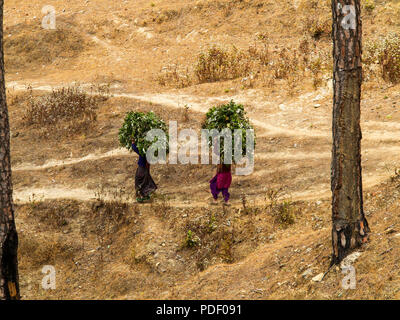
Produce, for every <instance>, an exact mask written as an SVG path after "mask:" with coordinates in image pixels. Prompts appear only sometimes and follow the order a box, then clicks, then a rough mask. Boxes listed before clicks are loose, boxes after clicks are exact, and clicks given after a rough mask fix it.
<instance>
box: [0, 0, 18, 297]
mask: <svg viewBox="0 0 400 320" xmlns="http://www.w3.org/2000/svg"><path fill="white" fill-rule="evenodd" d="M3 4H4V0H0V26H1V27H0V73H1V74H0V299H7V300H11V299H19V298H20V294H19V282H18V261H17V249H18V235H17V230H16V228H15V222H14V207H13V199H12V183H11V162H10V128H9V122H8V111H7V103H6V88H5V83H4V51H3Z"/></svg>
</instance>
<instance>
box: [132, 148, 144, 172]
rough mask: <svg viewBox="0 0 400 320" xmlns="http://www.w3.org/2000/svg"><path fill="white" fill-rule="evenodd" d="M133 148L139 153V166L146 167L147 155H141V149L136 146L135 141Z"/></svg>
mask: <svg viewBox="0 0 400 320" xmlns="http://www.w3.org/2000/svg"><path fill="white" fill-rule="evenodd" d="M132 149H133V151H135V152H136V153H137V154H138V155H139V161H138V166H139V167H146V163H147V160H146V157H143V156H141V155H140V152H139V149H138V148H137V147H136V145H135V144H134V143H132Z"/></svg>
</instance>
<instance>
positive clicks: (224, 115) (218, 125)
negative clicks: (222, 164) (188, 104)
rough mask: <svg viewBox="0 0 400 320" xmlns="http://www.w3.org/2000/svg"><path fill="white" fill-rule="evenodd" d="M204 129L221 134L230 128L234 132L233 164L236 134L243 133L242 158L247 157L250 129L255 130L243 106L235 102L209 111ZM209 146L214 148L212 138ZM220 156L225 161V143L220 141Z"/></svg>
mask: <svg viewBox="0 0 400 320" xmlns="http://www.w3.org/2000/svg"><path fill="white" fill-rule="evenodd" d="M202 128H203V129H208V130H212V129H216V130H218V131H219V132H221V131H222V130H224V129H225V128H228V129H230V130H231V131H232V162H234V152H235V149H234V144H235V141H234V132H235V130H241V131H242V156H244V155H246V140H247V138H246V137H247V136H246V135H247V132H246V130H248V129H253V126H252V125H251V123H250V120H249V118H248V117H247V116H246V112H245V110H244V107H243V105H241V104H236V103H235V102H234V101H233V100H232V101H231V102H229V103H228V104H224V105H220V106H215V107H212V108H211V109H209V111H208V112H207V114H206V120H205V121H204V123H203V126H202ZM208 143H209V146H210V147H212V146H213V142H212V138H211V137H210V140H209V141H208ZM254 144H255V136H254ZM220 155H221V161H224V160H225V152H224V141H223V138H221V139H220Z"/></svg>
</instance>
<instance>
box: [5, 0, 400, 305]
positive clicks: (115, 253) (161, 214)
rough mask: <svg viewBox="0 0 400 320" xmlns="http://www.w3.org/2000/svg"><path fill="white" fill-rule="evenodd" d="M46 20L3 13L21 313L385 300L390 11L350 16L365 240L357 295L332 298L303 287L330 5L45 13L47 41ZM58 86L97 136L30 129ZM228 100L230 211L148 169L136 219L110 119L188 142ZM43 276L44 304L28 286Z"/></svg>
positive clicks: (323, 231) (325, 246)
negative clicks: (37, 305) (238, 130)
mask: <svg viewBox="0 0 400 320" xmlns="http://www.w3.org/2000/svg"><path fill="white" fill-rule="evenodd" d="M47 4H48V1H47V2H46V1H41V0H36V1H31V2H26V1H16V0H6V1H5V16H4V29H5V30H4V38H5V43H4V46H5V63H6V83H7V99H8V107H9V112H10V122H11V133H12V141H11V142H12V165H13V185H14V199H15V201H16V218H17V229H18V232H19V235H20V249H19V260H20V282H21V292H22V295H23V298H25V299H60V298H68V299H99V298H105V299H120V298H127V299H151V298H156V299H157V298H162V299H164V298H166V299H194V298H200V299H361V298H363V299H396V298H397V299H398V298H400V294H399V290H400V289H399V288H400V286H399V284H400V273H399V270H400V269H399V267H398V263H399V256H400V255H399V254H400V252H399V250H400V227H399V217H398V215H397V210H398V206H399V188H400V171H399V168H400V161H399V157H398V154H399V151H400V145H399V144H398V141H399V139H400V131H399V129H400V112H399V106H400V105H399V97H400V90H399V89H400V86H399V84H398V83H397V82H396V81H391V80H390V79H388V78H387V76H386V75H387V74H388V73H387V69H385V68H386V67H385V61H381V60H379V58H377V57H378V56H377V54H378V53H379V50H378V49H379V44H380V43H382V42H380V41H381V39H380V38H381V37H386V36H387V35H389V34H394V33H396V32H398V31H399V26H400V3H399V2H398V1H379V0H368V1H367V0H365V1H362V6H363V33H364V55H365V57H364V60H365V67H364V82H363V96H362V105H361V107H362V130H363V141H362V153H363V154H362V164H363V179H364V182H363V183H364V191H365V194H364V197H365V210H366V213H367V219H368V220H369V222H370V225H371V228H372V234H371V237H370V241H369V242H368V243H367V244H366V245H365V246H364V247H363V248H361V249H360V250H359V251H358V252H360V253H361V255H360V257H359V258H358V259H357V260H356V261H355V262H354V267H355V270H356V274H357V288H356V290H344V289H343V288H342V286H341V281H342V279H343V274H342V273H341V270H340V268H334V269H332V270H331V271H330V272H329V273H328V274H327V275H326V277H325V278H324V280H323V281H322V282H317V281H313V280H312V278H314V277H315V276H317V275H319V274H320V273H324V272H325V271H327V270H328V267H329V262H330V261H329V259H330V254H331V243H330V226H331V220H330V209H331V208H330V196H331V193H330V156H331V113H332V82H331V73H332V59H331V50H332V49H331V40H330V28H331V25H330V24H331V20H330V19H331V16H330V1H328V0H323V1H317V0H291V1H289V0H283V1H278V2H277V1H272V0H271V1H269V0H265V1H261V0H260V1H259V0H252V1H250V0H249V1H248V0H233V1H232V0H231V1H227V0H218V1H215V0H213V1H211V0H210V1H208V0H198V1H189V0H171V1H161V0H154V1H152V2H149V1H141V0H135V1H133V0H124V1H106V0H96V1H93V0H85V1H81V0H79V1H78V0H70V1H64V0H57V1H53V4H52V5H53V6H54V8H55V10H56V30H45V29H43V28H42V26H41V21H42V18H43V16H44V14H43V13H42V11H41V10H42V8H43V7H44V6H45V5H47ZM399 43H400V42H399ZM377 48H378V49H377ZM399 48H400V47H399ZM399 50H400V49H399ZM399 52H400V51H399ZM216 57H217V58H216ZM63 88H64V89H63ZM66 88H75V89H72V90H76V92H75V91H74V92H75V94H76V95H73V97H76V96H79V97H80V98H79V99H80V100H79V101H81V103H87V108H88V109H87V110H86V112H87V114H89V115H90V116H93V119H96V120H93V121H92V120H90V121H89V120H88V119H87V118H86V116H85V117H81V116H80V115H79V114H78V113H76V112H77V111H76V110H75V109H71V115H72V118H68V119H67V118H57V117H59V115H54V117H55V118H51V117H48V118H46V117H45V116H37V117H35V116H33V115H34V112H33V110H34V109H32V108H33V106H34V105H35V103H39V104H40V103H45V102H43V101H49V99H51V95H52V94H55V96H56V97H57V99H61V98H62V97H65V96H63V94H64V93H60V92H64V91H63V90H66ZM46 99H47V100H46ZM230 100H234V101H236V102H239V103H242V104H244V105H245V108H246V110H247V113H248V116H249V117H250V120H251V121H252V123H253V125H254V127H255V131H256V134H257V148H256V157H255V167H254V172H253V174H252V175H249V176H234V179H233V184H232V187H231V194H232V206H231V207H229V208H225V207H223V206H222V205H221V206H218V207H212V206H210V205H209V201H210V193H209V190H208V181H209V179H210V178H211V177H212V175H213V173H214V171H215V168H214V167H213V166H211V165H208V166H207V165H157V166H155V167H153V168H152V174H153V176H154V179H155V180H156V182H157V184H158V185H159V190H158V192H157V195H156V197H155V199H154V201H153V202H152V203H150V204H144V205H138V204H136V203H135V201H134V192H133V189H134V173H135V170H136V161H137V158H136V156H135V155H134V154H131V153H129V152H127V151H124V150H122V149H120V148H119V146H118V130H119V128H120V126H121V124H122V121H123V118H124V115H125V113H126V112H127V111H130V110H136V111H139V110H140V111H150V110H153V111H155V112H156V113H158V114H160V115H161V116H162V117H163V119H164V120H166V121H167V123H168V121H170V120H171V121H177V122H178V127H179V129H180V130H181V129H184V128H191V129H195V130H199V129H200V128H201V123H202V121H203V119H204V115H205V112H207V110H208V109H209V108H210V107H212V106H214V105H217V104H220V103H224V102H228V101H230ZM82 101H83V102H82ZM75 113H76V114H75ZM189 231H190V232H189ZM190 234H192V235H193V236H192V238H190V239H188V237H189V235H190ZM192 244H193V245H192ZM44 265H53V266H54V267H55V268H56V270H57V289H56V290H47V291H46V290H43V289H42V288H41V279H42V277H43V274H42V273H41V270H42V267H43V266H44Z"/></svg>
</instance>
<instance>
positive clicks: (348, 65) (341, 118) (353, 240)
mask: <svg viewBox="0 0 400 320" xmlns="http://www.w3.org/2000/svg"><path fill="white" fill-rule="evenodd" d="M332 17H333V24H332V40H333V59H334V70H333V88H334V97H333V120H332V130H333V148H332V164H331V189H332V246H333V254H332V264H336V263H339V262H340V261H341V260H342V259H343V258H344V257H345V256H346V255H347V254H348V253H349V252H350V251H351V250H352V249H354V248H356V247H358V246H360V245H361V244H362V243H364V242H365V241H366V240H367V234H368V232H369V227H368V223H367V220H366V219H365V216H364V211H363V191H362V173H361V127H360V99H361V82H362V60H361V53H362V45H361V36H362V26H361V8H360V0H332Z"/></svg>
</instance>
